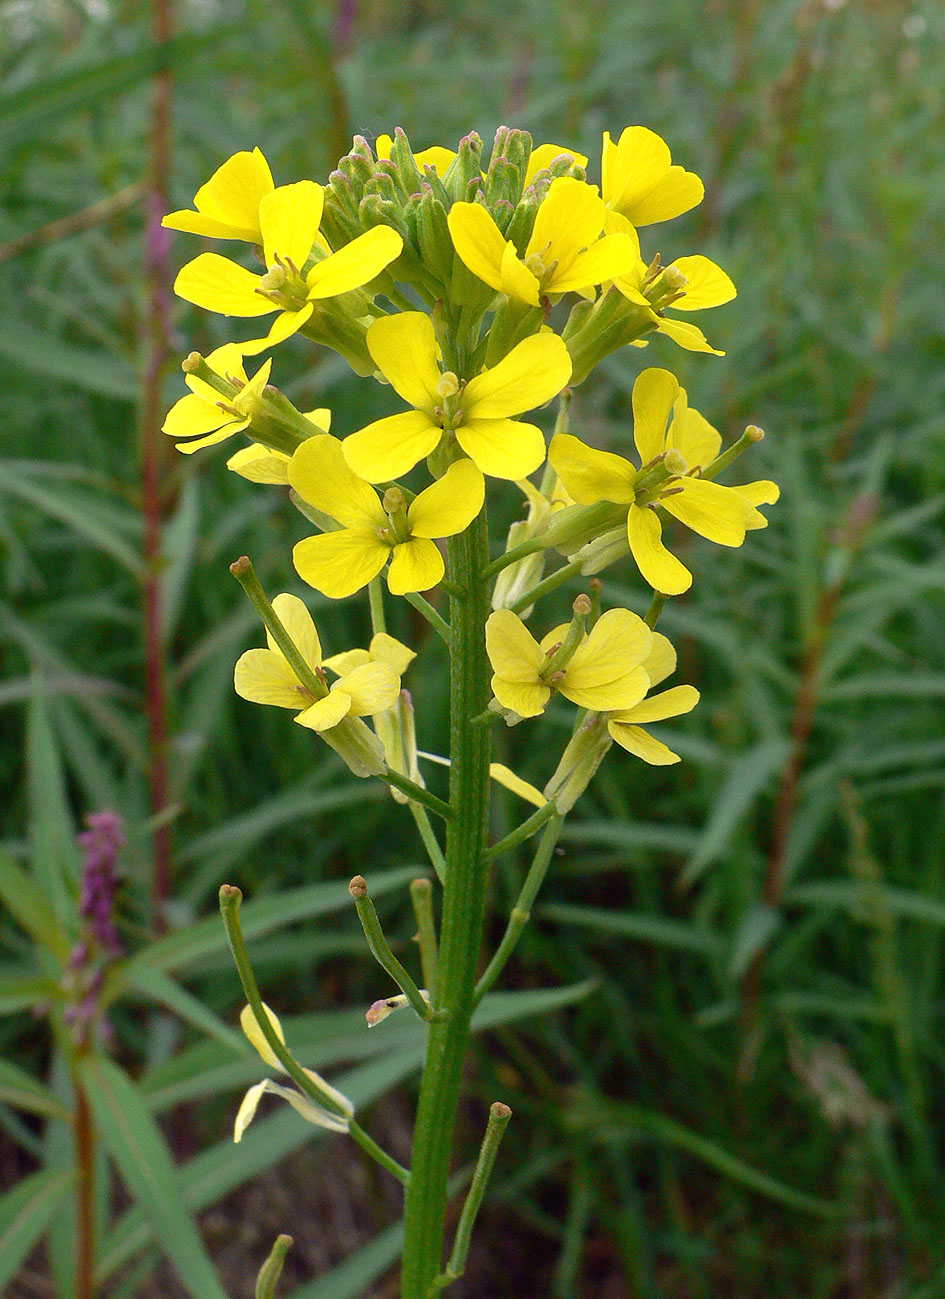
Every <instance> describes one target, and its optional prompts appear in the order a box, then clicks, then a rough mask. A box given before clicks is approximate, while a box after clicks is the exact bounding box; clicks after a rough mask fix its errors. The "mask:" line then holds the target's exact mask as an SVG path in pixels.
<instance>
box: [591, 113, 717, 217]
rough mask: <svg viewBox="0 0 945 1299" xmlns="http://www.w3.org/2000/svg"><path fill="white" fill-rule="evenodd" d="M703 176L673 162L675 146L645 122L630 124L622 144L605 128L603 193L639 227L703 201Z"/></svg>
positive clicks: (610, 204) (624, 132) (677, 213)
mask: <svg viewBox="0 0 945 1299" xmlns="http://www.w3.org/2000/svg"><path fill="white" fill-rule="evenodd" d="M704 193H705V189H704V187H703V184H702V181H701V180H700V179H699V177H698V176H697V175H696V174H695V173H694V172H691V171H684V170H683V168H682V167H676V166H674V165H673V163H672V158H671V155H670V152H669V146H668V145H667V144H666V141H665V140H663V139H662V138H661V137H660V136H658V135H657V134H656V132H655V131H650V130H647V128H646V127H645V126H628V127H627V128H626V129H625V130H624V131H622V132H621V135H620V139H619V140H618V141H617V143H616V144H614V143H613V141H612V140H611V138H610V132H609V131H605V132H604V147H603V151H602V153H601V194H602V195H603V199H604V202H605V203H606V204H607V206H608V207H609V208H611V209H612V210H613V211H614V212H619V213H620V214H621V215H622V216H625V217H626V218H627V220H628V221H631V222H632V223H633V224H634V225H635V226H648V225H652V224H653V223H654V222H655V221H669V220H670V218H671V217H676V216H679V215H680V214H681V213H683V212H688V211H689V209H690V208H693V207H695V206H696V205H697V204H698V203H701V202H702V197H703V195H704Z"/></svg>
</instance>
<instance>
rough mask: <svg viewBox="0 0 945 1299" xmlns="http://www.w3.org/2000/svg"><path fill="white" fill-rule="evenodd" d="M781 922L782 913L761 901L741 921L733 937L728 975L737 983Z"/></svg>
mask: <svg viewBox="0 0 945 1299" xmlns="http://www.w3.org/2000/svg"><path fill="white" fill-rule="evenodd" d="M780 924H781V914H780V912H779V911H778V910H777V909H776V908H774V907H766V906H765V905H764V904H763V903H761V902H759V903H758V905H757V906H755V907H752V908H751V910H750V911H749V912H748V914H747V915H746V916H744V917H743V918H742V920H741V921H740V923H739V925H738V927H737V929H736V930H735V933H734V935H733V937H732V950H731V952H730V953H729V958H728V969H727V970H726V976H727V977H728V978H729V979H731V981H732V982H733V983H736V982H737V981H738V980H739V979H741V977H742V975H743V974H744V973H745V971H746V970H747V969H748V966H749V965H750V964H751V961H752V958H753V957H754V956H755V953H756V952H759V951H760V950H761V949H762V948H763V947H765V946H766V945H767V943H768V941H769V939H770V938H771V937H772V935H773V934H774V933H775V931H776V930H777V929H778V928H779V926H780Z"/></svg>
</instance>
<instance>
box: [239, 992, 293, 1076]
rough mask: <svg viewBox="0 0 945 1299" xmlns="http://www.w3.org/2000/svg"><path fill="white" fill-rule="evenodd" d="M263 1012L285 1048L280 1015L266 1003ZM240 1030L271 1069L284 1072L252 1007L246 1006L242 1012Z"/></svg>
mask: <svg viewBox="0 0 945 1299" xmlns="http://www.w3.org/2000/svg"><path fill="white" fill-rule="evenodd" d="M263 1010H264V1011H265V1012H266V1018H267V1019H268V1020H269V1023H270V1025H271V1026H272V1029H273V1031H274V1032H275V1035H276V1037H277V1038H278V1039H279V1041H280V1042H281V1043H282V1045H283V1046H285V1033H283V1031H282V1025H281V1024H280V1023H279V1017H278V1015H277V1014H276V1013H275V1012H274V1011H272V1010H270V1009H269V1007H268V1006H267V1005H266V1003H265V1002H263ZM240 1028H241V1029H242V1030H243V1032H244V1033H245V1034H246V1036H247V1037H248V1038H249V1040H250V1042H251V1044H252V1045H253V1046H254V1047H255V1048H256V1050H257V1051H258V1052H259V1054H260V1055H261V1056H262V1058H263V1059H264V1060H265V1062H266V1064H267V1065H269V1067H270V1068H271V1069H278V1070H280V1072H284V1071H283V1070H282V1065H281V1064H280V1063H279V1061H278V1060H277V1059H276V1056H275V1055H274V1054H273V1050H272V1047H271V1046H270V1045H269V1043H268V1042H267V1041H266V1039H265V1038H264V1037H263V1031H262V1029H261V1028H260V1026H259V1021H258V1020H257V1018H256V1016H255V1014H254V1013H253V1008H252V1006H244V1007H243V1009H242V1010H241V1011H240Z"/></svg>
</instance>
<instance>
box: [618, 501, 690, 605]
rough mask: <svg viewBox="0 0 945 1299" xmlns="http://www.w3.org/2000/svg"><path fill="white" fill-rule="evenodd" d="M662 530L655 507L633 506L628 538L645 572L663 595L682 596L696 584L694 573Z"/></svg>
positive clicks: (629, 519) (640, 567)
mask: <svg viewBox="0 0 945 1299" xmlns="http://www.w3.org/2000/svg"><path fill="white" fill-rule="evenodd" d="M662 531H663V530H662V527H661V526H660V521H659V519H658V518H657V516H656V514H655V512H654V511H653V510H650V509H645V508H643V509H641V508H640V507H639V506H637V505H631V506H630V511H629V513H628V514H627V541H628V542H629V543H630V551H631V553H632V555H633V558H634V559H635V560H636V564H637V568H638V569H639V570H640V573H641V575H642V576H643V578H644V579H645V580H646V581H647V582H649V584H650V586H652V588H653V590H654V591H659V592H660V594H661V595H682V593H683V591H688V590H689V588H690V586H692V574H691V573H690V572H689V570H688V568H686V566H685V565H684V564H681V563H680V562H679V560H678V559H677V558H676V556H675V555H671V554H670V553H669V551H668V550H667V549H666V547H665V546H664V545H663V543H662V541H661V540H660V536H661V533H662Z"/></svg>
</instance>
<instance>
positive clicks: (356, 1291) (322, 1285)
mask: <svg viewBox="0 0 945 1299" xmlns="http://www.w3.org/2000/svg"><path fill="white" fill-rule="evenodd" d="M403 1247H404V1224H403V1223H402V1222H395V1223H394V1225H393V1226H392V1227H388V1228H386V1230H384V1231H382V1232H381V1233H380V1235H379V1236H375V1237H374V1239H373V1240H372V1241H369V1242H368V1244H367V1245H362V1246H361V1248H360V1249H356V1250H355V1251H354V1253H353V1254H351V1255H350V1256H349V1257H348V1258H346V1259H345V1261H344V1262H343V1263H339V1264H338V1266H337V1267H333V1268H332V1269H331V1271H330V1272H328V1273H327V1274H326V1275H325V1276H320V1277H319V1278H318V1280H317V1281H310V1282H309V1283H308V1284H307V1285H302V1286H299V1287H298V1289H296V1290H292V1291H291V1292H290V1293H289V1294H288V1295H287V1296H286V1299H359V1296H360V1295H363V1294H365V1293H366V1292H367V1289H368V1287H369V1286H370V1285H371V1283H372V1282H374V1281H376V1280H377V1278H378V1277H379V1276H380V1275H381V1273H382V1272H386V1271H387V1269H388V1268H389V1267H392V1266H393V1265H394V1263H396V1261H397V1259H398V1258H399V1257H400V1254H401V1251H402V1250H403Z"/></svg>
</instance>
